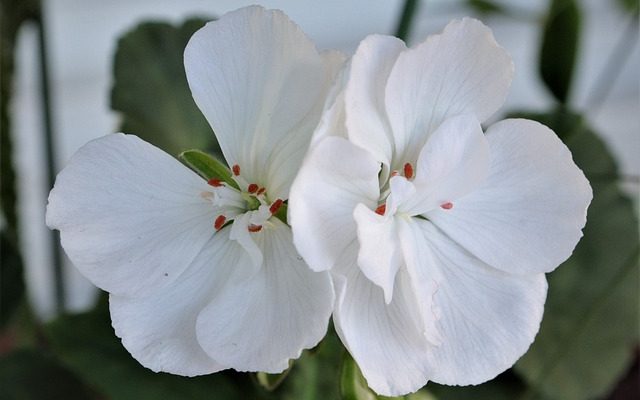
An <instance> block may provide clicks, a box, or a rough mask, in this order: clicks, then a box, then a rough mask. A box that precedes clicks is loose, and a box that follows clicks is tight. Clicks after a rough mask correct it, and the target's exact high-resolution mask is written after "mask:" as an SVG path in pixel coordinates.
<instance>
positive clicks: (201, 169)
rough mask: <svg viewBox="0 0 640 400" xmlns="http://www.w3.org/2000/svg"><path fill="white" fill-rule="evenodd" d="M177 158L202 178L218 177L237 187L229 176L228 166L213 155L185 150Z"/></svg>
mask: <svg viewBox="0 0 640 400" xmlns="http://www.w3.org/2000/svg"><path fill="white" fill-rule="evenodd" d="M179 158H180V159H181V160H182V161H183V162H184V163H185V164H187V165H188V166H189V167H190V168H191V169H193V170H194V171H196V172H197V173H198V174H199V175H200V176H202V177H203V178H205V179H211V178H216V179H220V180H221V181H223V182H226V183H227V184H229V185H230V186H232V187H234V188H236V189H238V184H237V183H236V181H234V180H233V178H232V177H231V171H230V170H229V168H227V166H226V165H224V164H223V163H222V162H220V161H218V160H217V159H216V158H215V157H213V156H210V155H209V154H207V153H205V152H203V151H200V150H187V151H183V152H182V153H180V156H179Z"/></svg>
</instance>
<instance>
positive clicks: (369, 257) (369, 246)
mask: <svg viewBox="0 0 640 400" xmlns="http://www.w3.org/2000/svg"><path fill="white" fill-rule="evenodd" d="M353 218H354V219H355V221H356V225H357V234H358V243H359V244H360V250H359V251H358V265H359V266H360V269H361V270H362V272H363V273H364V275H365V276H366V277H367V278H369V280H371V281H372V282H373V283H375V284H376V285H378V286H380V287H381V288H382V290H383V291H384V300H385V302H386V303H387V304H389V303H390V302H391V297H392V296H393V286H394V282H395V278H396V273H397V272H398V269H399V268H400V265H401V264H402V255H401V252H400V248H399V247H398V246H397V243H398V235H397V233H396V227H395V221H394V218H393V217H385V216H382V215H378V214H376V213H375V212H373V211H371V210H370V209H369V208H367V207H366V206H364V205H363V204H362V203H360V204H358V205H357V206H356V209H355V210H354V212H353Z"/></svg>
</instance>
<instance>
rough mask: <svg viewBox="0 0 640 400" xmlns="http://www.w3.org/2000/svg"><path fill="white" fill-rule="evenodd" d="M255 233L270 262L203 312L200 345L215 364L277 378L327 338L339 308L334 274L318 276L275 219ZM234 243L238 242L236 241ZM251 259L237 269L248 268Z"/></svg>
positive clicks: (244, 259) (230, 286) (220, 294)
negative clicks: (333, 313) (333, 312)
mask: <svg viewBox="0 0 640 400" xmlns="http://www.w3.org/2000/svg"><path fill="white" fill-rule="evenodd" d="M270 224H271V225H269V226H265V227H264V228H263V229H262V231H260V232H258V233H254V234H253V235H254V236H255V238H254V240H255V241H256V243H257V244H258V246H259V247H260V248H261V250H262V253H263V256H264V263H263V265H262V268H261V269H260V270H259V271H258V272H257V273H256V274H255V275H253V276H252V277H251V278H249V279H246V276H245V277H243V279H234V281H233V282H229V284H227V285H225V287H224V288H223V289H222V290H221V291H219V292H218V293H217V295H216V297H215V298H214V299H213V300H212V302H211V303H210V304H209V305H208V306H207V307H206V308H205V309H204V310H202V312H201V313H200V315H199V316H198V322H197V327H196V331H197V335H198V341H199V342H200V344H201V345H202V347H203V348H204V350H205V351H206V352H207V353H208V354H209V355H210V356H211V357H213V358H214V359H215V360H217V361H219V362H221V363H222V364H224V365H227V366H229V367H231V368H234V369H236V370H239V371H264V372H270V373H277V372H281V371H283V370H285V369H286V368H288V366H289V362H288V361H289V359H291V358H297V357H299V356H300V353H301V351H302V350H303V349H307V348H311V347H313V346H315V345H316V344H317V343H318V342H319V341H320V339H322V337H323V336H324V334H325V333H326V330H327V323H328V320H329V317H330V315H331V310H332V308H333V289H332V285H331V281H330V278H329V275H328V273H326V272H322V273H319V272H313V271H311V270H310V269H309V267H307V265H306V264H305V263H304V261H302V258H301V257H300V256H298V254H297V253H296V251H295V249H294V247H293V245H292V243H291V240H292V239H291V231H290V229H289V227H288V226H286V225H285V224H284V223H282V222H281V221H280V220H278V219H275V218H273V219H272V220H271V221H270ZM232 243H233V242H232ZM250 262H251V261H250V260H249V259H248V257H246V256H245V257H240V258H238V260H237V261H236V262H235V266H234V268H241V269H246V268H248V267H246V264H247V263H250Z"/></svg>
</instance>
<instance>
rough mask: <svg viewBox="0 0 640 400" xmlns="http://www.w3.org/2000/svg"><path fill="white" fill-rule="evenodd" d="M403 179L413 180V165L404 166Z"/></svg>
mask: <svg viewBox="0 0 640 400" xmlns="http://www.w3.org/2000/svg"><path fill="white" fill-rule="evenodd" d="M404 177H405V178H407V179H411V178H413V165H411V164H410V163H406V164H405V165H404Z"/></svg>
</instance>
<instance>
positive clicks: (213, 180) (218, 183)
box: [207, 178, 224, 187]
mask: <svg viewBox="0 0 640 400" xmlns="http://www.w3.org/2000/svg"><path fill="white" fill-rule="evenodd" d="M207 183H208V184H209V185H211V186H214V187H220V186H224V184H223V183H222V181H221V180H220V179H216V178H211V179H209V180H208V181H207Z"/></svg>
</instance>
